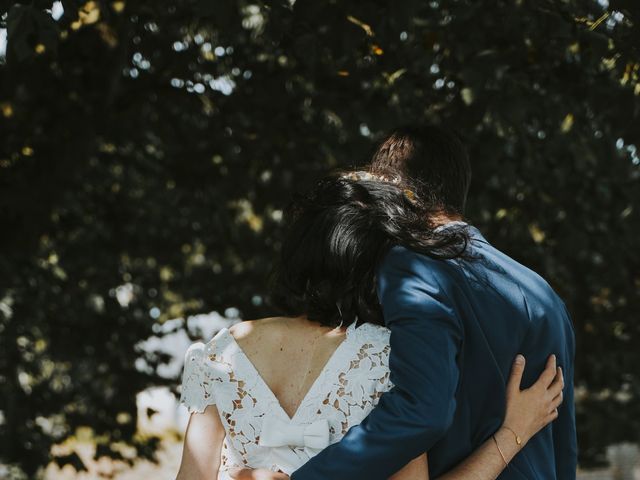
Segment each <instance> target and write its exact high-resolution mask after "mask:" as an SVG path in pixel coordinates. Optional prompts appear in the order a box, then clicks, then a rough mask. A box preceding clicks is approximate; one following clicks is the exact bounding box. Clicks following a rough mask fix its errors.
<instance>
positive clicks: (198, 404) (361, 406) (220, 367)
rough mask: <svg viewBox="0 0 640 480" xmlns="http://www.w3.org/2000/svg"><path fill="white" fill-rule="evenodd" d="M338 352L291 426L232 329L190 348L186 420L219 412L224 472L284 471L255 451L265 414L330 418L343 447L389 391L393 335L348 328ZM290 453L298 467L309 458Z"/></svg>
mask: <svg viewBox="0 0 640 480" xmlns="http://www.w3.org/2000/svg"><path fill="white" fill-rule="evenodd" d="M347 342H348V343H347ZM338 348H339V350H338V351H336V356H335V358H332V361H330V363H329V364H328V365H327V367H328V368H326V369H325V370H323V371H322V373H321V374H320V376H319V377H318V379H317V380H316V383H314V385H313V386H312V387H311V390H310V391H309V394H308V395H307V397H305V398H304V399H303V401H302V403H301V404H300V406H299V408H298V411H297V412H296V414H295V415H294V417H293V419H289V417H288V416H287V414H286V413H285V412H284V410H283V409H282V407H281V406H280V404H279V403H278V401H277V399H276V398H275V396H274V395H273V393H272V392H271V391H270V390H269V389H268V387H267V386H266V384H265V383H264V382H263V381H262V379H260V378H259V377H258V376H257V375H256V374H255V373H254V372H252V371H251V370H249V368H248V364H247V363H246V362H247V359H246V357H244V356H243V355H244V354H243V352H242V350H241V349H240V347H239V346H238V344H237V343H236V342H235V340H234V339H233V337H232V335H231V334H230V332H229V331H228V330H227V329H223V330H221V331H220V332H219V333H218V334H217V335H216V336H215V337H214V338H213V339H212V340H211V341H210V342H209V343H207V344H203V343H196V344H194V345H192V346H191V347H190V348H189V350H188V351H187V353H186V355H185V366H184V373H183V381H182V391H181V397H180V401H181V402H182V403H184V404H185V406H186V407H187V408H188V410H189V412H203V411H204V409H205V408H206V406H207V405H212V404H215V405H216V406H217V409H218V414H219V416H220V419H221V421H222V424H223V425H224V428H225V430H226V433H227V436H226V438H225V443H224V446H223V452H222V457H221V458H222V460H221V463H222V466H221V470H223V471H224V470H227V469H229V468H232V467H236V466H250V467H254V468H255V467H261V468H272V469H276V470H277V469H278V468H280V467H281V466H279V465H278V459H277V458H276V455H275V453H274V452H272V450H273V449H271V448H266V447H262V446H259V445H258V441H259V439H260V431H261V427H262V421H263V417H264V416H265V415H266V414H272V415H273V414H277V415H278V416H280V417H281V418H282V420H284V421H287V422H289V421H295V422H296V423H303V424H306V423H313V422H314V421H316V420H318V419H323V418H325V419H327V420H328V421H329V425H330V430H329V432H330V441H331V443H335V442H337V441H339V440H340V439H341V438H342V437H343V436H344V435H345V434H346V432H347V431H348V430H349V429H350V428H351V427H352V426H354V425H357V424H359V423H360V422H361V421H362V420H363V419H364V418H365V417H366V416H367V415H368V413H369V412H370V411H371V410H372V409H373V408H374V407H375V406H376V405H377V403H378V401H379V399H380V397H381V396H382V394H383V393H384V392H386V391H388V390H390V389H391V387H392V384H391V382H390V380H389V366H388V364H389V351H390V347H389V331H388V330H387V329H385V328H383V327H379V326H376V325H372V324H364V325H362V326H360V327H359V328H357V329H355V328H351V327H350V329H349V330H348V331H347V338H346V339H345V340H344V345H341V347H338ZM287 448H288V449H290V450H291V452H290V453H291V454H292V455H294V458H295V459H296V461H298V463H299V465H298V466H300V465H302V464H303V463H305V462H306V461H307V460H308V459H309V458H310V456H309V452H307V451H305V449H304V448H301V447H287Z"/></svg>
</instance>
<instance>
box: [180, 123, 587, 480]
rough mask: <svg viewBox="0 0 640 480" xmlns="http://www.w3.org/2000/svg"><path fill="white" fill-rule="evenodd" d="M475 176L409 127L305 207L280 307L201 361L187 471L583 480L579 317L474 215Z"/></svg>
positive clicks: (279, 289)
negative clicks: (575, 323) (579, 466)
mask: <svg viewBox="0 0 640 480" xmlns="http://www.w3.org/2000/svg"><path fill="white" fill-rule="evenodd" d="M470 178H471V169H470V163H469V159H468V154H467V151H466V149H465V147H464V145H463V144H462V143H461V141H460V140H459V139H458V137H457V136H455V135H454V134H452V133H450V132H448V131H446V130H444V129H441V128H439V127H434V126H423V127H408V128H401V129H398V130H396V131H395V132H393V133H392V134H391V135H389V136H388V137H387V138H386V139H385V140H384V141H383V142H382V143H381V144H380V145H379V147H378V148H377V150H376V152H375V154H374V155H373V159H372V161H371V163H370V164H369V165H367V166H366V167H364V168H363V169H362V170H356V171H343V172H340V173H336V174H332V175H329V176H327V177H326V178H324V179H322V180H321V181H320V182H318V183H317V184H316V185H315V187H314V188H312V189H311V191H309V192H306V193H305V194H304V195H300V196H298V197H296V198H295V199H294V201H293V202H292V205H291V206H290V209H289V211H288V215H287V217H286V222H287V224H286V234H285V238H284V239H283V242H282V250H281V255H280V258H279V259H278V261H277V262H276V268H275V274H274V279H273V285H272V298H273V300H274V303H275V304H276V305H277V306H278V307H280V309H281V311H282V316H277V317H272V318H265V319H261V320H254V321H245V322H242V323H239V324H237V325H234V326H233V327H232V328H230V329H223V330H221V331H220V332H219V333H218V334H217V335H216V336H215V337H214V338H213V339H212V340H211V341H209V342H208V343H206V344H203V343H197V344H194V345H192V346H191V347H190V348H189V350H188V352H187V354H186V357H185V366H184V373H183V381H182V393H181V395H182V396H181V401H182V402H183V403H184V404H185V405H186V406H187V407H188V409H189V411H190V412H191V413H192V414H191V417H190V420H189V425H188V427H187V432H186V435H185V440H184V450H183V457H182V463H181V465H180V470H179V472H178V477H177V478H178V480H186V479H188V480H191V479H216V478H226V479H228V478H232V479H238V480H240V479H261V480H269V479H287V478H289V477H290V478H292V479H293V480H321V479H322V480H343V479H344V480H354V479H362V480H382V479H388V478H391V479H393V480H425V479H429V478H432V479H434V478H438V479H448V480H452V479H456V480H490V479H495V478H500V479H502V480H524V479H529V480H532V479H540V480H554V479H556V480H572V479H575V476H576V457H577V447H576V431H575V415H574V404H573V359H574V352H575V343H574V342H575V340H574V332H573V327H572V324H571V320H570V318H569V315H568V313H567V310H566V308H565V305H564V303H563V302H562V300H561V299H560V298H559V297H558V296H557V295H556V293H555V292H554V291H553V290H552V289H551V287H550V286H549V285H548V284H547V282H546V281H545V280H544V279H542V278H541V277H540V276H539V275H537V274H536V273H534V272H533V271H531V270H530V269H528V268H526V267H525V266H523V265H521V264H519V263H518V262H516V261H515V260H513V259H512V258H510V257H508V256H507V255H505V254H504V253H502V252H501V251H499V250H497V249H496V248H494V247H493V246H492V245H491V244H490V243H489V242H488V241H487V240H486V239H485V238H484V237H483V236H482V235H481V234H480V232H479V231H478V230H477V229H476V228H475V227H473V226H472V225H470V224H468V223H466V222H465V221H464V220H463V213H464V207H465V203H466V197H467V191H468V188H469V183H470Z"/></svg>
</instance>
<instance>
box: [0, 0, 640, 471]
mask: <svg viewBox="0 0 640 480" xmlns="http://www.w3.org/2000/svg"><path fill="white" fill-rule="evenodd" d="M14 3H15V2H6V1H5V2H2V4H1V5H2V11H3V12H7V15H6V16H4V17H2V18H3V20H2V21H3V22H5V23H6V26H7V27H8V45H7V53H6V59H5V60H6V61H5V62H4V63H3V64H2V65H0V85H1V88H0V113H1V115H0V131H1V132H2V142H1V143H0V185H1V187H0V192H1V193H0V221H1V223H0V224H1V225H2V235H1V239H0V242H1V247H2V255H1V256H0V278H1V280H0V282H1V285H2V290H1V291H0V342H1V344H2V345H1V347H0V352H1V353H0V410H1V412H2V421H1V422H0V442H1V445H2V448H1V452H2V454H1V455H2V461H3V462H6V463H11V464H16V465H19V466H21V467H22V468H23V469H24V470H25V471H26V472H28V473H29V474H32V473H33V472H34V471H35V470H36V469H37V468H38V467H39V466H40V465H43V464H44V463H46V462H47V461H48V455H49V454H48V451H49V447H50V445H51V444H52V443H54V442H59V441H62V440H63V439H65V438H67V437H68V436H69V435H73V433H74V431H75V430H76V428H77V427H79V426H85V425H86V426H90V427H91V428H92V429H94V431H95V432H96V434H97V435H100V439H101V440H100V442H101V443H102V444H103V447H101V449H100V450H99V454H102V453H104V454H107V455H115V452H113V451H110V450H109V444H110V443H111V442H114V441H118V440H125V441H134V440H133V432H134V430H135V422H136V411H135V393H136V392H138V391H140V390H141V389H143V388H145V387H147V386H149V385H157V384H162V383H166V381H165V380H163V379H161V378H159V377H158V376H157V375H155V374H154V373H153V371H152V370H153V369H151V371H138V370H137V369H136V368H135V360H136V358H137V357H139V356H140V355H141V353H140V352H139V351H138V349H137V348H136V344H137V343H138V342H139V341H140V340H141V339H144V338H146V337H148V336H149V335H151V334H152V328H151V326H152V324H153V322H154V319H153V318H152V315H151V313H150V312H152V309H154V308H156V309H158V310H157V311H159V312H161V314H160V317H159V320H160V321H163V320H166V319H168V318H175V317H179V316H185V315H189V314H192V313H197V312H202V311H210V310H213V309H217V310H219V311H222V310H224V309H225V308H228V307H230V306H236V307H239V308H240V309H241V311H242V312H243V316H244V317H245V318H251V317H255V316H258V315H263V314H267V313H269V312H270V309H269V308H268V306H267V303H266V301H265V300H267V298H268V297H267V278H268V274H269V269H270V263H271V259H272V258H273V257H274V255H275V252H277V250H278V245H279V241H278V238H279V233H280V230H281V212H282V209H283V207H284V206H285V205H286V202H287V199H288V198H289V196H290V194H291V193H292V192H293V191H295V190H300V189H304V188H305V187H306V186H307V185H308V184H309V182H311V181H312V180H313V179H314V178H317V177H318V176H319V175H320V174H321V173H322V172H324V171H326V170H327V169H328V168H331V167H334V166H337V165H350V164H354V163H358V162H361V161H364V160H366V156H367V153H368V152H369V151H370V149H371V148H372V146H373V144H374V141H375V140H376V139H378V138H380V136H381V135H382V134H383V132H384V131H386V130H388V129H390V128H392V127H394V126H397V125H398V124H404V123H412V122H422V121H431V122H442V123H446V124H448V125H454V126H456V128H457V129H458V130H459V131H460V133H461V134H462V135H463V136H464V138H465V139H466V141H467V143H468V145H469V146H470V150H471V154H472V158H473V168H474V185H473V188H472V192H471V197H470V206H469V211H468V216H469V218H470V219H471V220H472V221H473V222H474V223H475V224H477V225H478V226H479V227H480V228H481V229H482V230H483V232H484V233H485V234H486V236H487V237H488V238H489V239H490V240H492V241H493V243H494V244H496V245H497V246H498V247H500V248H503V249H504V250H505V251H506V252H508V253H509V254H511V255H513V256H514V257H515V258H517V259H519V260H520V261H522V262H524V263H525V264H527V265H530V266H531V267H533V268H534V269H535V270H537V271H539V272H540V273H541V274H543V275H544V276H545V277H546V278H547V279H548V280H549V281H550V282H551V283H552V284H553V285H554V287H555V288H556V289H557V290H558V291H559V292H560V293H561V295H562V296H563V298H564V299H565V300H566V303H567V305H568V306H569V308H570V311H571V312H572V314H573V317H574V321H575V325H576V331H577V338H578V355H577V373H576V384H577V386H578V392H579V395H578V399H577V401H578V415H579V419H578V421H579V436H580V443H581V461H582V462H583V465H587V464H589V463H593V462H594V461H599V460H601V457H600V454H601V452H602V450H603V447H604V446H606V445H608V444H610V443H611V442H614V441H620V440H634V441H637V440H638V432H639V431H640V402H639V398H640V372H639V371H638V362H639V360H640V359H639V353H638V350H637V345H638V342H639V341H640V327H639V325H640V324H639V323H638V321H637V319H638V314H639V313H640V254H639V253H638V248H637V247H638V240H637V239H638V235H639V234H640V215H639V212H638V208H639V207H638V206H639V205H640V203H639V201H638V200H639V196H640V188H639V187H640V167H639V166H638V164H639V162H640V160H639V159H638V154H637V151H636V146H637V145H640V128H639V125H640V122H639V107H640V101H639V99H640V85H639V74H640V54H639V51H638V46H639V45H640V34H639V29H638V27H637V21H640V20H639V19H640V16H639V15H638V11H637V6H636V5H635V0H626V1H622V0H621V1H613V0H611V5H610V6H609V9H608V10H607V9H603V8H602V7H600V6H599V5H598V3H597V2H595V1H591V0H589V1H587V0H563V1H545V0H535V1H534V0H510V1H507V0H501V1H496V2H491V5H490V6H489V5H488V4H487V3H483V2H472V1H470V0H457V1H456V0H434V1H430V2H427V1H417V0H403V1H402V2H392V1H388V0H387V1H382V0H376V1H370V2H342V1H340V2H338V1H336V0H333V1H331V0H324V1H318V0H298V1H295V2H287V1H275V0H271V1H258V2H256V3H247V2H245V1H232V0H215V1H213V0H206V1H205V0H177V1H174V2H169V3H166V2H155V1H150V0H137V1H135V2H133V1H130V2H126V3H125V2H123V1H113V2H107V1H96V2H93V1H92V2H87V3H84V2H81V1H78V0H70V1H63V2H62V4H63V6H64V15H62V17H61V18H60V19H58V20H57V21H55V22H54V21H53V20H51V19H50V17H49V15H48V14H46V13H43V12H44V9H46V8H50V7H51V2H50V1H49V2H47V1H36V2H19V3H17V4H16V5H13V4H14ZM616 12H617V13H616ZM634 22H636V23H634ZM125 284H130V285H131V288H132V289H133V298H132V300H131V302H130V303H128V304H125V305H123V304H121V302H118V300H117V288H118V286H121V285H125ZM147 360H148V362H149V364H150V365H151V366H153V365H156V364H157V363H158V362H161V361H162V358H159V357H158V358H148V359H147ZM135 442H137V445H138V447H139V448H140V452H142V453H144V452H148V451H149V450H148V449H147V448H145V444H144V442H143V441H142V440H141V439H136V440H135ZM58 460H59V461H60V462H62V463H64V462H65V461H68V462H71V463H76V464H77V462H78V461H79V459H78V457H76V456H73V455H68V456H67V457H64V458H61V459H58Z"/></svg>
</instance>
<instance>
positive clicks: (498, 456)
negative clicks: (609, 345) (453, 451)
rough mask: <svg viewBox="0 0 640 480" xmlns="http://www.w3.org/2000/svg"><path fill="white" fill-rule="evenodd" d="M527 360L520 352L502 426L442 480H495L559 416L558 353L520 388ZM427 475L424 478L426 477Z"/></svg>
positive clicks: (561, 385)
mask: <svg viewBox="0 0 640 480" xmlns="http://www.w3.org/2000/svg"><path fill="white" fill-rule="evenodd" d="M524 365H525V360H524V357H522V356H521V355H519V356H518V357H517V358H516V361H515V362H514V364H513V368H512V370H511V377H510V378H509V383H508V384H507V412H506V415H505V419H504V422H503V424H502V427H501V428H500V429H499V430H498V431H497V432H496V433H495V434H494V435H493V436H492V438H490V439H489V440H487V441H486V442H485V443H483V444H482V445H481V446H480V447H479V448H478V449H477V450H476V451H475V452H473V453H472V454H471V455H470V456H469V457H468V458H467V459H465V460H464V461H463V462H461V463H460V464H458V465H457V466H456V467H455V468H453V469H452V470H450V471H449V472H447V473H446V474H444V475H443V476H441V477H439V479H438V480H494V479H495V478H497V477H498V475H500V473H502V471H503V470H504V469H505V468H506V467H507V465H508V464H509V462H510V461H511V459H513V457H515V456H516V454H517V453H518V452H519V451H520V450H521V449H522V448H523V447H524V446H525V445H526V444H527V442H528V441H529V439H531V437H533V436H534V435H535V434H536V433H538V432H539V431H540V430H541V429H542V428H543V427H545V426H546V425H548V424H549V423H551V422H552V421H554V420H555V419H556V418H557V417H558V406H560V404H561V403H562V389H563V387H564V379H563V375H562V370H561V369H560V368H556V358H555V355H551V356H550V357H549V360H547V366H546V368H545V370H544V372H542V374H541V375H540V377H539V378H538V381H537V382H536V383H535V384H534V385H533V386H532V387H531V388H528V389H526V390H520V382H521V380H522V374H523V372H524ZM423 478H424V477H423Z"/></svg>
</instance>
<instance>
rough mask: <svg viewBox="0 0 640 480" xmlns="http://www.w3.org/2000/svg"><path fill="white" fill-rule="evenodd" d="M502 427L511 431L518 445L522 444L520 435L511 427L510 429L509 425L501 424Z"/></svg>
mask: <svg viewBox="0 0 640 480" xmlns="http://www.w3.org/2000/svg"><path fill="white" fill-rule="evenodd" d="M502 428H504V429H506V430H509V431H510V432H511V433H513V435H514V436H515V437H516V443H517V444H518V445H522V438H520V435H518V434H517V433H516V432H514V431H513V430H512V429H510V428H509V427H506V426H504V425H503V426H502Z"/></svg>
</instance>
